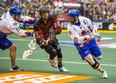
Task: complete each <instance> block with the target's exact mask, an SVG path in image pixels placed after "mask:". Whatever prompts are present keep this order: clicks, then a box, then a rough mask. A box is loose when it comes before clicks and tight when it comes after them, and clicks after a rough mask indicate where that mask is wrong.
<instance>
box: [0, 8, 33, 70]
mask: <svg viewBox="0 0 116 83" xmlns="http://www.w3.org/2000/svg"><path fill="white" fill-rule="evenodd" d="M21 13H22V12H21V10H20V9H19V8H18V7H17V6H14V7H12V8H10V10H9V11H8V12H7V13H6V14H4V15H3V16H2V17H1V18H0V49H2V50H5V49H9V50H10V58H11V69H10V71H21V70H22V69H20V68H19V67H18V66H17V65H16V46H15V44H14V43H12V42H11V41H10V40H9V39H8V38H7V36H8V35H10V34H11V33H15V34H17V35H18V36H21V37H28V36H32V35H33V33H31V32H26V31H24V30H22V29H20V26H19V23H18V21H19V19H20V17H21ZM29 19H30V20H32V18H28V19H27V18H26V20H28V21H29ZM22 20H23V21H25V22H26V20H25V17H24V18H23V19H22Z"/></svg>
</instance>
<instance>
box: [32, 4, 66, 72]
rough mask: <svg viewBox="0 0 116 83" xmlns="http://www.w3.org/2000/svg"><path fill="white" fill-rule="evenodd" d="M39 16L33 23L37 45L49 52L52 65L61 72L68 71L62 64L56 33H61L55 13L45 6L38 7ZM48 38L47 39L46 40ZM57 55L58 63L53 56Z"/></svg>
mask: <svg viewBox="0 0 116 83" xmlns="http://www.w3.org/2000/svg"><path fill="white" fill-rule="evenodd" d="M39 12H40V15H41V17H40V18H39V19H38V20H37V21H36V22H35V24H34V34H35V38H36V41H37V44H38V45H41V44H42V45H41V48H42V49H45V51H46V52H47V53H48V54H49V57H48V61H49V62H50V64H51V66H52V67H55V68H58V69H59V71H61V72H68V70H67V69H65V68H64V66H63V64H62V52H61V48H60V46H59V42H58V40H57V38H56V35H58V34H60V33H61V27H60V25H59V23H58V21H57V19H56V16H55V15H51V14H49V11H48V8H47V7H46V6H41V7H40V8H39ZM47 40H49V41H47ZM56 56H57V61H58V65H56V63H55V61H54V58H55V57H56Z"/></svg>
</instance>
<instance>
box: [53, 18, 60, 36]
mask: <svg viewBox="0 0 116 83" xmlns="http://www.w3.org/2000/svg"><path fill="white" fill-rule="evenodd" d="M53 23H54V25H53V27H54V29H55V34H56V35H57V34H60V33H61V32H62V28H61V26H60V23H59V21H58V20H57V17H56V16H54V18H53Z"/></svg>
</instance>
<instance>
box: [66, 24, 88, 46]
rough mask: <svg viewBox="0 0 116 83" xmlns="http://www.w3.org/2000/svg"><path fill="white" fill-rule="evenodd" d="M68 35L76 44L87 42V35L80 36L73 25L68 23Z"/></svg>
mask: <svg viewBox="0 0 116 83" xmlns="http://www.w3.org/2000/svg"><path fill="white" fill-rule="evenodd" d="M67 30H68V35H69V36H70V38H71V39H72V40H73V41H74V42H75V43H77V44H83V43H87V42H88V39H89V38H90V36H89V35H85V36H80V35H79V34H78V33H77V32H76V31H75V30H74V29H73V27H71V26H70V24H68V28H67Z"/></svg>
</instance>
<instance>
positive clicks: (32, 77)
mask: <svg viewBox="0 0 116 83" xmlns="http://www.w3.org/2000/svg"><path fill="white" fill-rule="evenodd" d="M89 78H94V77H92V76H76V75H67V74H65V75H63V74H52V73H40V72H12V73H5V74H1V75H0V83H65V82H71V81H76V80H84V79H89Z"/></svg>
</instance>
